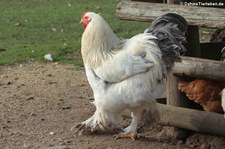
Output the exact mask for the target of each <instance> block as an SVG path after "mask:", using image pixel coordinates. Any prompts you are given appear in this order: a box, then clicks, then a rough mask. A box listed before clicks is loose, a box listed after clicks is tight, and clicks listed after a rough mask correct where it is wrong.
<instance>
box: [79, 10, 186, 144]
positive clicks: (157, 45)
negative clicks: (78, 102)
mask: <svg viewBox="0 0 225 149" xmlns="http://www.w3.org/2000/svg"><path fill="white" fill-rule="evenodd" d="M81 22H82V23H83V27H84V33H83V35H82V42H81V53H82V58H83V62H84V66H85V71H86V76H87V78H88V81H89V84H90V86H91V88H92V90H93V93H94V102H93V104H94V105H95V107H96V111H95V113H94V114H93V116H91V117H90V118H89V119H87V120H86V121H83V122H81V123H78V124H77V125H76V128H77V132H78V133H79V134H82V132H83V131H84V130H90V131H91V132H93V131H94V130H96V129H97V128H98V127H100V128H101V129H102V130H106V131H116V130H120V131H119V133H118V134H116V135H114V137H115V138H116V139H117V138H132V139H133V140H134V139H135V138H136V137H137V128H138V125H140V124H142V122H143V121H147V119H149V115H152V119H156V120H157V119H158V120H159V110H158V108H157V106H156V100H155V99H156V98H157V97H159V96H160V95H161V94H162V93H163V92H164V90H165V81H164V80H165V79H164V78H165V76H166V75H167V74H169V72H170V70H171V68H172V66H173V63H174V61H176V60H179V59H180V58H179V56H180V54H182V53H184V52H185V50H186V49H185V47H184V46H183V43H184V42H185V41H186V38H185V32H186V29H187V22H186V20H185V19H184V18H183V17H181V16H180V15H178V14H174V13H168V14H165V15H163V16H161V17H159V18H158V19H156V20H155V21H154V22H153V23H152V25H151V26H150V27H149V28H148V29H146V30H145V31H144V33H141V34H138V35H136V36H134V37H132V38H130V39H126V40H120V38H118V37H117V36H116V34H115V33H113V31H112V29H111V28H110V26H109V25H108V24H107V22H106V21H105V20H104V19H103V18H102V17H101V16H100V15H99V14H96V13H94V12H86V13H84V14H83V16H82V19H81ZM126 109H128V110H129V111H130V112H131V117H132V121H131V123H130V125H129V126H127V127H126V128H124V129H122V127H121V126H120V122H121V121H122V112H123V111H124V110H126ZM121 129H122V130H121Z"/></svg>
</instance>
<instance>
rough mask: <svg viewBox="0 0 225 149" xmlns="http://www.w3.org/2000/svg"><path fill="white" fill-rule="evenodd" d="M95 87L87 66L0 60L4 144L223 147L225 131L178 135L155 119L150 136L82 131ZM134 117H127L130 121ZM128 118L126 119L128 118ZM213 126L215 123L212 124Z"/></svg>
mask: <svg viewBox="0 0 225 149" xmlns="http://www.w3.org/2000/svg"><path fill="white" fill-rule="evenodd" d="M91 101H92V92H91V89H90V87H89V85H88V82H87V80H86V76H85V73H84V70H77V69H76V68H75V67H74V66H73V65H61V64H57V63H47V64H43V63H37V62H27V63H23V64H17V65H14V66H0V149H21V148H24V149H28V148H29V149H31V148H32V149H36V148H38V149H39V148H42V149H44V148H47V149H75V148H76V149H77V148H81V149H133V148H135V149H145V148H154V149H180V148H202V149H209V148H212V149H214V148H215V149H217V148H218V149H221V148H223V147H224V146H225V138H224V137H216V136H210V135H204V134H198V133H190V135H189V136H187V138H186V139H184V140H172V138H171V137H170V136H169V135H168V133H167V131H168V130H170V129H171V128H170V127H168V126H162V125H160V124H154V123H153V124H150V125H149V126H146V127H144V128H142V129H140V130H139V132H140V133H141V134H142V135H144V136H145V137H141V138H139V139H137V140H136V141H132V140H131V139H119V140H114V139H113V134H112V133H106V132H102V131H97V132H95V133H94V134H84V135H81V136H79V135H77V134H76V133H75V131H74V130H71V128H72V127H73V126H74V125H75V123H77V122H80V121H83V120H85V119H87V118H88V117H89V116H91V115H92V114H93V112H94V110H95V108H94V106H93V105H92V104H90V102H91ZM129 120H130V118H126V121H129ZM126 121H125V123H126ZM212 127H213V126H212Z"/></svg>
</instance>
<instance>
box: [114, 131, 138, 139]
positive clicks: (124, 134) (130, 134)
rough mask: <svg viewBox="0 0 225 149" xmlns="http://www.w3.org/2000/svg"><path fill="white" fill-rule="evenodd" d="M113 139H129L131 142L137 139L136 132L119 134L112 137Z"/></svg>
mask: <svg viewBox="0 0 225 149" xmlns="http://www.w3.org/2000/svg"><path fill="white" fill-rule="evenodd" d="M113 137H114V139H122V138H131V139H132V140H133V141H135V140H136V138H137V137H138V134H137V131H131V132H128V133H119V134H115V135H113Z"/></svg>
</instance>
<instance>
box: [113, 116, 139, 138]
mask: <svg viewBox="0 0 225 149" xmlns="http://www.w3.org/2000/svg"><path fill="white" fill-rule="evenodd" d="M141 115H142V112H132V113H131V117H132V122H131V124H130V125H129V126H128V127H126V128H125V129H124V130H123V132H121V133H119V134H115V135H114V136H113V137H114V138H115V139H122V138H131V139H132V140H133V141H135V139H136V138H138V133H137V127H138V123H139V121H140V119H141Z"/></svg>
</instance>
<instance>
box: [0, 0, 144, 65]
mask: <svg viewBox="0 0 225 149" xmlns="http://www.w3.org/2000/svg"><path fill="white" fill-rule="evenodd" d="M118 3H119V0H107V1H106V0H95V1H90V0H1V1H0V12H1V15H0V48H5V49H6V51H4V52H0V65H5V64H14V63H20V62H24V61H27V60H31V59H34V60H37V61H41V62H45V60H44V58H43V56H44V55H45V54H47V53H51V54H52V55H53V59H54V61H57V62H60V63H72V64H74V65H76V66H82V59H81V56H80V46H81V45H80V44H81V43H80V42H81V36H82V33H83V28H82V25H81V24H79V21H80V18H81V15H82V13H83V12H84V11H94V12H97V13H101V15H102V16H103V17H104V18H105V19H106V20H107V22H108V23H109V24H110V26H111V27H112V29H113V30H114V31H115V33H116V34H118V36H120V37H124V38H126V37H131V36H133V35H135V34H137V33H140V32H142V31H143V30H144V29H145V28H146V27H147V26H148V23H138V22H132V23H131V22H128V21H120V20H118V18H117V17H116V15H115V10H116V5H117V4H118ZM52 28H55V29H56V31H55V32H53V31H52Z"/></svg>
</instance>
